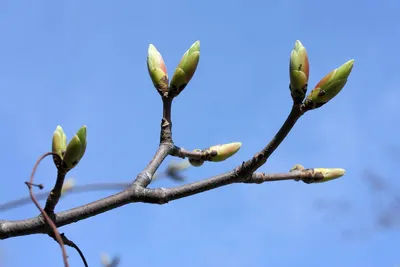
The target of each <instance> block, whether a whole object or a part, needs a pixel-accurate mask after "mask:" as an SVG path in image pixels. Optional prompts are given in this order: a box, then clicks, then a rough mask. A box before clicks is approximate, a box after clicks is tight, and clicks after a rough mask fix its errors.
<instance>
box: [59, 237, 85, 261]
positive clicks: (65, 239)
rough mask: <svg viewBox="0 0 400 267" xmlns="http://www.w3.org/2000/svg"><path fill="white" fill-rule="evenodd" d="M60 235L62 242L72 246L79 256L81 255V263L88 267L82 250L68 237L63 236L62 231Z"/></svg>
mask: <svg viewBox="0 0 400 267" xmlns="http://www.w3.org/2000/svg"><path fill="white" fill-rule="evenodd" d="M61 237H62V240H63V242H64V244H65V245H66V246H70V247H71V248H74V249H75V250H76V251H77V252H78V254H79V256H80V257H81V259H82V261H83V264H84V265H85V267H89V264H88V263H87V261H86V258H85V255H83V252H82V251H81V249H80V248H79V247H78V245H77V244H75V243H74V242H73V241H71V240H69V239H68V238H67V237H66V236H65V234H64V233H62V234H61Z"/></svg>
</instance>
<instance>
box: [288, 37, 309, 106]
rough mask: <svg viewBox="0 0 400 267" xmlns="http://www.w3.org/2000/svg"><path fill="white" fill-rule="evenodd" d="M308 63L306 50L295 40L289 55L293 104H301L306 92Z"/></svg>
mask: <svg viewBox="0 0 400 267" xmlns="http://www.w3.org/2000/svg"><path fill="white" fill-rule="evenodd" d="M309 69H310V66H309V62H308V55H307V51H306V48H305V47H304V46H303V44H302V43H301V42H300V41H299V40H297V41H296V43H295V45H294V49H293V50H292V53H291V54H290V64H289V73H290V85H289V88H290V92H291V95H292V98H293V101H294V102H295V103H301V102H302V101H303V99H304V97H305V95H306V92H307V85H308V77H309Z"/></svg>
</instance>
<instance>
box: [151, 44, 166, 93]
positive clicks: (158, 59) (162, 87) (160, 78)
mask: <svg viewBox="0 0 400 267" xmlns="http://www.w3.org/2000/svg"><path fill="white" fill-rule="evenodd" d="M147 69H148V71H149V74H150V78H151V80H152V82H153V85H154V87H155V88H156V89H157V91H158V93H159V94H160V95H164V94H165V93H167V92H168V73H167V67H166V66H165V63H164V59H163V58H162V56H161V54H160V52H158V50H157V49H156V48H155V46H154V45H152V44H150V45H149V49H148V56H147Z"/></svg>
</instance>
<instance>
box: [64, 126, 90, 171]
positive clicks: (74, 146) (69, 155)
mask: <svg viewBox="0 0 400 267" xmlns="http://www.w3.org/2000/svg"><path fill="white" fill-rule="evenodd" d="M85 151H86V126H83V127H82V128H80V129H79V130H78V132H77V133H76V135H75V136H74V137H72V139H71V141H70V142H69V144H68V146H67V149H66V151H65V154H64V158H63V164H62V167H63V168H64V169H65V170H70V169H72V168H74V167H75V166H76V165H77V164H78V163H79V161H80V160H81V158H82V157H83V155H84V154H85Z"/></svg>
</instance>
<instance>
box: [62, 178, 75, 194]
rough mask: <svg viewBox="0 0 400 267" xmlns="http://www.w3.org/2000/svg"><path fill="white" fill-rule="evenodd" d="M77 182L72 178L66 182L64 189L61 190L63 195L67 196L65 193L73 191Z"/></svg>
mask: <svg viewBox="0 0 400 267" xmlns="http://www.w3.org/2000/svg"><path fill="white" fill-rule="evenodd" d="M75 184H76V183H75V180H74V178H70V179H67V180H65V182H64V184H63V186H62V188H61V195H63V194H65V192H67V191H69V190H71V189H72V188H73V187H74V186H75Z"/></svg>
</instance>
